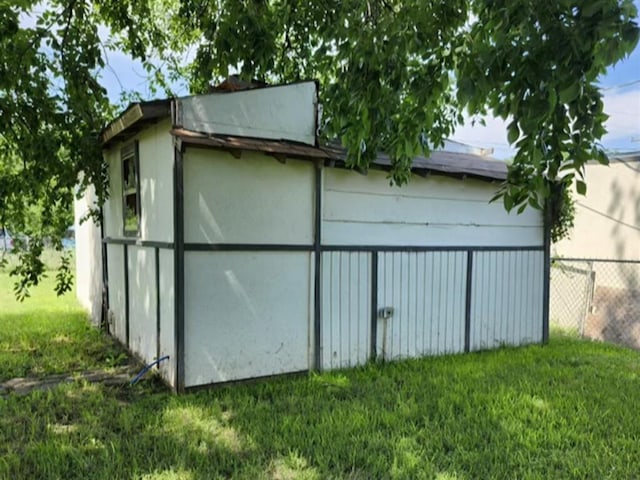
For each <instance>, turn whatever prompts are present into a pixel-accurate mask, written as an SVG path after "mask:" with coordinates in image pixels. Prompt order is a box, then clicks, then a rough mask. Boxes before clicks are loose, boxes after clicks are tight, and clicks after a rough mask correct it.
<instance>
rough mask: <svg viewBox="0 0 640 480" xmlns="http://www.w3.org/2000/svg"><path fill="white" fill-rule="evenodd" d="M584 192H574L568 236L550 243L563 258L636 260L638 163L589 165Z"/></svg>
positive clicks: (639, 251)
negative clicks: (574, 202) (581, 193)
mask: <svg viewBox="0 0 640 480" xmlns="http://www.w3.org/2000/svg"><path fill="white" fill-rule="evenodd" d="M586 182H587V195H586V197H585V196H582V195H577V194H576V195H575V199H576V219H575V226H574V228H573V231H572V232H571V235H570V238H569V239H565V240H562V241H561V242H558V243H556V244H554V245H553V247H552V253H553V254H554V255H557V256H563V257H577V258H607V259H608V258H612V259H631V260H640V162H638V161H635V162H628V163H622V162H616V161H612V162H611V164H610V165H609V166H605V165H597V164H592V165H589V166H587V171H586Z"/></svg>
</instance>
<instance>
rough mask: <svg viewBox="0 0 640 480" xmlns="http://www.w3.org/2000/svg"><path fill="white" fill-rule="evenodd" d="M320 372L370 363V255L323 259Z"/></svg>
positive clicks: (333, 255)
mask: <svg viewBox="0 0 640 480" xmlns="http://www.w3.org/2000/svg"><path fill="white" fill-rule="evenodd" d="M321 332H322V343H321V348H322V368H323V369H333V368H344V367H351V366H355V365H362V364H364V363H366V362H367V360H369V359H370V356H371V352H370V350H371V349H370V345H371V340H370V338H371V337H370V335H371V253H364V252H325V253H323V255H322V327H321Z"/></svg>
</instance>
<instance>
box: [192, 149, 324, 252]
mask: <svg viewBox="0 0 640 480" xmlns="http://www.w3.org/2000/svg"><path fill="white" fill-rule="evenodd" d="M313 171H314V167H313V164H311V163H310V162H303V161H297V160H287V163H286V164H285V165H282V164H280V163H278V161H276V160H275V159H274V158H272V157H268V156H266V155H262V154H257V153H250V152H244V153H243V154H242V157H241V158H234V157H232V156H231V155H230V154H228V153H225V152H220V151H215V150H199V149H191V150H188V151H187V152H186V153H185V162H184V185H185V188H184V192H185V198H184V205H185V207H184V208H185V212H189V214H188V215H185V241H186V242H194V243H280V244H303V245H310V244H311V243H312V242H313V208H314V207H313V173H314V172H313Z"/></svg>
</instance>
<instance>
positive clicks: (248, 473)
mask: <svg viewBox="0 0 640 480" xmlns="http://www.w3.org/2000/svg"><path fill="white" fill-rule="evenodd" d="M639 376H640V357H639V356H638V355H637V354H635V353H634V352H629V351H624V350H616V349H614V348H612V347H606V346H602V345H597V344H590V343H585V342H576V341H572V340H562V341H561V342H560V343H557V344H556V345H552V346H549V347H530V348H526V349H521V350H513V349H505V350H501V351H498V352H485V353H479V354H471V355H466V356H457V357H441V358H434V359H425V360H420V361H408V362H401V363H394V364H386V365H373V366H367V367H364V368H361V369H355V370H351V371H343V372H333V373H328V374H322V375H310V376H309V377H302V378H286V379H280V380H272V381H268V382H261V383H256V384H253V385H237V386H231V387H225V388H220V389H214V390H210V391H201V392H198V393H194V394H188V395H184V396H180V397H176V396H172V395H170V394H168V393H166V392H164V391H162V390H160V389H159V387H158V386H149V385H146V386H142V387H133V388H129V387H127V388H117V389H114V388H106V387H103V386H96V385H84V386H83V385H75V386H64V387H60V388H58V389H56V390H54V391H52V392H48V393H45V392H43V393H39V394H33V395H31V396H29V397H26V398H23V399H20V398H15V397H11V398H8V399H7V401H6V402H5V403H4V404H2V405H0V411H1V413H2V415H1V416H0V418H1V420H0V427H1V428H0V432H1V433H0V458H3V459H4V460H2V461H0V477H1V476H3V475H6V476H7V477H15V476H18V477H19V476H21V475H22V476H23V478H44V477H47V478H127V479H128V478H132V479H133V478H185V479H196V478H198V479H199V478H207V479H208V478H280V479H285V478H314V479H315V478H318V479H319V478H351V479H356V478H358V479H359V478H362V479H364V478H440V479H463V478H469V479H472V478H490V477H493V478H514V477H518V478H521V477H528V478H604V477H611V476H612V475H613V474H614V473H615V477H616V478H632V477H633V475H634V474H635V472H634V471H633V469H635V466H634V465H637V462H633V461H632V459H634V458H635V459H637V458H640V447H639V446H638V442H637V439H638V438H640V426H639V425H638V422H637V421H636V418H635V412H637V411H638V408H640V381H639ZM611 392H615V394H612V393H611ZM26 412H30V413H26Z"/></svg>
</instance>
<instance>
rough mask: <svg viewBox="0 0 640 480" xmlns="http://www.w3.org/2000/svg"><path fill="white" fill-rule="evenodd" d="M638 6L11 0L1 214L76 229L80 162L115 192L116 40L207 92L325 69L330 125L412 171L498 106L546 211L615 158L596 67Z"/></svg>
mask: <svg viewBox="0 0 640 480" xmlns="http://www.w3.org/2000/svg"><path fill="white" fill-rule="evenodd" d="M37 9H40V10H41V11H40V12H39V13H34V12H35V11H36V10H37ZM25 12H31V13H32V15H34V16H35V17H36V18H37V20H36V22H35V25H33V26H28V25H25V22H21V17H20V16H21V15H24V14H25ZM636 18H637V11H636V8H635V7H634V5H633V3H632V1H631V0H556V1H552V2H547V3H542V4H541V3H540V2H538V1H536V0H434V1H430V2H424V1H423V0H402V1H400V0H397V1H396V0H318V1H306V0H218V1H215V2H212V1H211V0H183V1H178V0H139V1H135V2H133V1H132V2H124V1H121V0H106V1H101V2H97V1H90V0H49V1H47V2H45V3H38V2H36V1H32V0H21V1H17V2H16V1H14V2H12V3H11V4H7V3H6V2H3V3H1V4H0V223H5V224H10V225H14V226H15V228H17V229H20V228H22V227H24V225H25V218H26V211H27V209H26V207H27V205H30V204H42V205H46V206H47V209H46V211H45V213H46V214H45V215H42V216H41V221H40V224H39V226H38V228H35V229H34V231H33V232H29V233H31V234H32V235H33V236H34V238H42V237H43V236H44V235H46V234H48V235H50V236H53V237H55V238H59V237H60V236H61V235H62V232H63V227H65V228H66V225H63V222H62V220H61V219H63V218H64V216H63V214H62V213H61V212H63V211H64V209H66V208H68V206H69V204H70V202H71V200H72V198H73V194H74V188H75V187H74V186H75V183H76V182H77V179H78V178H79V177H78V176H79V174H80V172H84V175H83V176H82V179H83V180H82V185H81V189H82V188H84V187H86V185H88V184H93V185H95V186H96V190H97V194H98V197H99V198H104V196H105V195H106V194H107V191H106V181H107V178H106V172H105V169H104V165H103V163H102V161H101V155H100V146H99V145H98V143H97V137H96V135H97V132H99V131H100V129H101V128H102V127H103V126H104V125H105V123H106V121H107V119H108V118H109V117H110V116H111V115H112V114H113V113H114V110H113V107H112V106H111V105H110V104H109V102H108V100H107V96H106V92H105V90H104V88H103V87H102V86H101V85H100V84H99V82H98V81H97V80H96V73H97V71H98V70H99V69H101V68H104V66H105V54H104V50H105V48H118V49H121V50H122V51H125V52H127V53H128V54H130V55H131V56H132V57H133V58H137V59H140V60H142V61H143V62H144V64H145V66H146V67H147V70H148V72H149V74H150V76H151V77H152V81H153V82H154V84H155V85H157V86H158V87H160V88H164V89H165V90H166V93H167V94H170V93H171V92H170V88H169V85H170V83H171V79H174V78H176V77H177V76H186V77H187V78H188V79H189V82H190V86H191V89H192V92H193V93H200V92H204V91H206V90H207V88H208V85H209V84H210V83H211V82H212V81H215V80H216V79H220V78H223V77H225V76H227V74H228V73H229V72H230V71H231V70H234V71H236V72H239V73H240V75H241V76H242V77H245V78H260V79H263V80H266V81H268V82H288V81H295V80H298V79H308V78H317V79H318V80H319V81H320V83H321V90H320V91H321V100H322V103H323V106H324V120H325V123H324V130H323V134H324V135H325V136H326V137H327V138H331V139H335V138H339V139H340V140H341V141H342V143H343V144H344V145H345V146H346V147H347V149H348V152H349V162H350V163H351V165H353V166H357V167H359V168H364V169H366V168H367V167H368V165H369V164H370V162H371V160H372V159H373V157H374V155H375V154H376V152H377V151H380V150H383V151H386V152H387V153H389V154H390V156H391V158H392V162H393V168H392V172H391V181H392V182H394V183H396V184H398V185H402V184H403V183H405V182H406V181H408V179H409V171H410V170H409V168H410V165H411V160H412V158H414V157H415V156H416V155H417V154H420V153H425V154H428V153H429V150H430V149H432V148H435V147H438V146H441V145H442V142H443V139H444V138H446V137H447V136H449V135H451V134H452V132H453V130H454V128H455V126H456V125H457V124H458V123H460V122H461V121H462V120H463V114H464V113H465V112H466V113H467V114H468V115H469V116H472V117H473V116H477V115H482V114H485V113H488V112H490V113H493V114H494V115H497V116H499V117H502V118H504V119H506V120H508V122H509V127H508V139H509V142H510V143H511V144H513V145H515V147H516V149H517V153H516V156H515V158H514V161H513V163H512V164H511V166H510V168H509V178H508V180H507V182H505V184H504V185H503V186H502V187H501V189H500V191H499V192H498V196H499V197H501V198H502V199H503V201H504V205H505V207H506V208H507V209H509V210H510V209H512V208H517V209H518V210H521V209H524V208H525V207H526V206H527V205H531V206H533V207H535V208H542V206H543V203H544V200H545V199H547V198H549V197H551V196H552V191H554V188H555V187H554V185H556V186H557V184H560V185H564V184H568V183H570V182H574V181H575V182H576V185H577V189H578V191H579V192H581V193H584V191H585V190H586V185H585V184H584V181H583V178H582V174H583V171H584V165H585V162H586V161H588V160H590V159H597V160H599V161H601V162H603V163H606V161H607V158H606V155H605V154H604V152H603V151H602V148H601V146H600V145H599V144H598V140H599V139H600V138H601V137H602V135H603V134H604V133H605V129H604V121H605V120H606V118H607V116H606V114H605V113H604V112H603V102H602V95H601V93H600V91H599V88H598V85H597V80H598V76H599V75H601V74H602V73H604V72H605V69H606V68H607V67H608V66H609V65H611V64H613V63H615V62H617V61H618V60H620V59H622V58H623V57H624V56H625V55H628V54H629V53H630V52H631V51H632V50H633V49H634V48H635V46H636V44H637V42H638V25H637V23H636ZM105 32H109V33H108V34H107V33H105ZM194 49H195V51H196V54H195V57H194V58H193V60H192V61H191V62H190V63H188V64H184V63H182V62H181V58H183V56H184V52H186V51H193V50H194ZM15 228H14V229H15ZM29 270H32V269H30V268H26V269H25V272H28V271H29ZM25 272H22V273H23V278H26V277H24V273H25ZM33 279H34V281H37V275H36V276H34V277H33ZM31 283H34V282H33V281H32V282H31ZM31 283H29V282H28V281H27V282H26V283H25V284H24V285H25V287H28V286H29V285H30V284H31Z"/></svg>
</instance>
